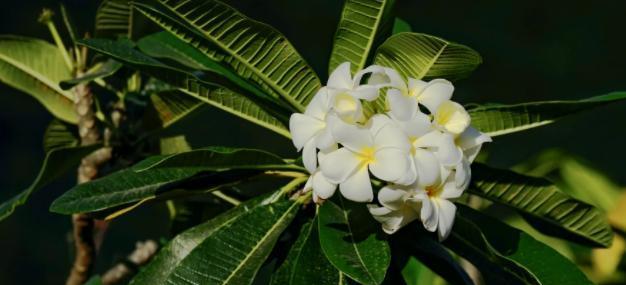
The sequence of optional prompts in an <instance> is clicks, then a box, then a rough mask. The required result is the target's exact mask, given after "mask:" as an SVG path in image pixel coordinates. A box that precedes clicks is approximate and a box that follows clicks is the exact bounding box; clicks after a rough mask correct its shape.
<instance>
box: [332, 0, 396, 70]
mask: <svg viewBox="0 0 626 285" xmlns="http://www.w3.org/2000/svg"><path fill="white" fill-rule="evenodd" d="M394 2H395V1H394V0H346V1H345V3H344V6H343V11H342V13H341V19H340V20H339V25H338V26H337V31H336V32H335V41H334V43H333V50H332V53H331V55H330V63H329V65H328V69H329V71H328V72H329V73H331V72H332V71H333V70H335V68H337V66H339V65H340V64H342V63H344V62H346V61H347V62H350V63H351V65H350V67H351V69H352V72H353V73H356V72H357V71H359V70H361V69H363V68H365V66H366V64H367V60H368V59H369V57H370V53H372V51H373V50H374V49H375V48H376V47H375V46H374V43H375V40H376V37H377V33H378V32H379V31H380V29H381V27H382V25H383V23H384V22H385V21H386V19H384V17H386V16H387V17H388V16H389V13H385V12H386V11H388V10H391V9H392V7H393V4H394Z"/></svg>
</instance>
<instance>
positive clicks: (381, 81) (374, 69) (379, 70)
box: [353, 65, 388, 88]
mask: <svg viewBox="0 0 626 285" xmlns="http://www.w3.org/2000/svg"><path fill="white" fill-rule="evenodd" d="M366 74H370V79H369V80H368V82H367V84H366V85H371V86H375V87H382V86H384V85H387V84H388V80H385V78H384V77H383V78H381V77H376V79H374V80H373V81H372V79H371V78H372V76H375V75H386V74H385V68H384V67H382V66H379V65H370V66H368V67H367V68H365V69H363V70H361V71H359V72H357V73H356V74H355V75H354V80H353V82H354V85H353V86H354V87H355V88H356V87H357V86H358V85H360V84H361V79H363V76H365V75H366Z"/></svg>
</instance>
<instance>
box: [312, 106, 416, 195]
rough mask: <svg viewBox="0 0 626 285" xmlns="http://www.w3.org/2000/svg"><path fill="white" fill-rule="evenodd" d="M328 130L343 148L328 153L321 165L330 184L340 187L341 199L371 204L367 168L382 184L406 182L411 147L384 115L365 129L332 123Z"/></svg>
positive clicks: (377, 117) (370, 189)
mask: <svg viewBox="0 0 626 285" xmlns="http://www.w3.org/2000/svg"><path fill="white" fill-rule="evenodd" d="M331 130H332V134H333V136H334V137H335V139H336V140H337V142H339V143H340V144H341V145H342V146H343V147H342V148H340V149H338V150H336V151H333V152H331V153H329V154H328V156H327V157H326V158H325V159H324V161H321V165H320V166H321V169H322V173H323V174H324V176H326V177H327V178H328V180H329V181H331V182H333V183H337V184H339V190H340V192H341V194H342V195H343V196H344V197H346V198H347V199H349V200H352V201H356V202H370V201H372V199H373V198H374V197H373V196H374V195H373V192H372V185H371V182H370V177H369V172H368V169H369V171H371V172H372V174H373V175H374V176H376V177H378V178H379V179H382V180H385V181H389V182H397V181H402V180H406V179H404V176H405V175H406V174H407V172H408V169H409V167H410V161H409V149H410V146H409V143H408V141H407V139H406V136H405V135H404V133H402V131H401V130H400V129H398V128H397V127H396V126H395V125H394V124H392V123H391V122H390V120H389V119H388V118H387V117H386V116H384V115H380V114H378V115H375V116H374V117H372V119H371V121H370V122H369V124H368V125H367V126H364V127H363V126H358V125H350V124H347V123H345V122H343V121H342V120H333V122H332V123H331ZM403 182H405V183H408V184H410V183H412V182H413V181H403Z"/></svg>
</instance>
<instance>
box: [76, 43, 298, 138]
mask: <svg viewBox="0 0 626 285" xmlns="http://www.w3.org/2000/svg"><path fill="white" fill-rule="evenodd" d="M80 44H82V45H85V46H88V47H89V48H91V49H93V50H96V51H98V52H101V53H103V54H106V55H109V56H111V57H113V58H114V59H116V60H119V61H121V62H122V63H124V64H126V65H129V66H131V67H133V68H136V69H138V70H141V71H144V72H146V73H148V74H149V75H151V76H154V77H156V78H158V79H160V80H163V81H165V82H167V83H169V84H171V85H174V86H176V87H178V88H179V90H180V91H181V92H184V93H185V94H187V95H191V96H193V97H196V98H197V99H199V100H202V101H204V102H206V103H208V104H210V105H212V106H214V107H217V108H219V109H221V110H224V111H226V112H228V113H231V114H233V115H236V116H238V117H240V118H243V119H245V120H247V121H250V122H252V123H255V124H257V125H260V126H262V127H264V128H267V129H269V130H272V131H274V132H276V133H278V134H280V135H282V136H284V137H287V138H290V137H291V136H290V134H289V131H288V130H287V128H286V127H285V125H284V124H283V123H282V122H283V120H286V119H283V118H282V117H279V116H278V115H277V114H278V111H276V108H275V106H271V107H270V106H269V104H271V103H269V102H267V101H265V102H263V103H261V102H257V101H253V100H251V99H248V98H247V97H245V96H243V95H240V94H239V93H236V92H234V91H230V90H227V89H224V88H221V87H219V86H216V85H219V84H224V85H227V87H229V88H231V87H233V86H230V85H229V84H228V83H227V82H224V80H227V79H224V78H216V77H214V78H211V79H206V78H204V75H202V74H201V76H202V78H200V77H198V75H196V74H191V73H189V72H187V71H184V70H180V69H177V68H174V67H170V66H167V65H165V64H163V63H161V62H160V61H158V60H156V59H153V58H151V57H149V56H147V55H145V54H143V53H141V52H139V51H137V50H135V49H133V48H132V47H130V46H129V45H128V44H125V43H124V42H115V41H110V40H103V39H91V40H83V41H81V42H80ZM213 75H215V76H217V77H221V75H218V74H213ZM213 79H216V80H217V81H218V82H216V81H213ZM279 118H280V120H279Z"/></svg>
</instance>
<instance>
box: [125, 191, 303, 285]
mask: <svg viewBox="0 0 626 285" xmlns="http://www.w3.org/2000/svg"><path fill="white" fill-rule="evenodd" d="M252 203H253V204H252V205H250V204H249V203H246V204H243V205H240V206H238V207H236V208H234V209H233V210H230V211H228V212H227V213H225V214H222V215H220V216H218V217H217V218H215V219H212V220H210V221H208V222H207V223H205V224H202V225H200V226H197V227H194V228H192V229H190V230H188V231H186V232H184V233H182V234H180V235H178V236H177V237H176V238H174V240H172V241H171V242H170V243H169V244H168V245H167V246H166V247H165V248H163V249H162V250H161V252H160V253H159V254H158V255H157V256H156V257H155V259H154V260H153V261H152V262H151V263H150V264H149V265H148V266H147V267H146V268H145V269H144V270H142V272H141V273H140V274H139V275H137V277H135V278H134V279H133V281H132V282H131V284H133V285H141V284H150V285H152V284H165V283H167V284H224V285H225V284H233V285H240V284H251V283H252V281H253V279H254V276H255V275H256V272H257V271H258V270H259V268H260V267H261V265H262V264H263V262H264V261H265V259H266V258H267V256H268V255H269V254H270V252H271V251H272V248H273V247H274V244H275V243H276V241H277V240H278V237H279V236H280V234H281V233H282V231H283V230H284V229H285V228H286V227H287V226H288V225H289V223H290V222H291V220H292V219H293V218H294V217H295V215H296V213H297V212H298V209H299V207H300V203H298V202H296V201H290V200H283V201H279V202H275V203H270V202H268V201H267V200H264V201H262V202H260V203H257V202H256V201H254V200H253V202H252ZM254 203H257V204H256V205H255V204H254Z"/></svg>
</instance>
